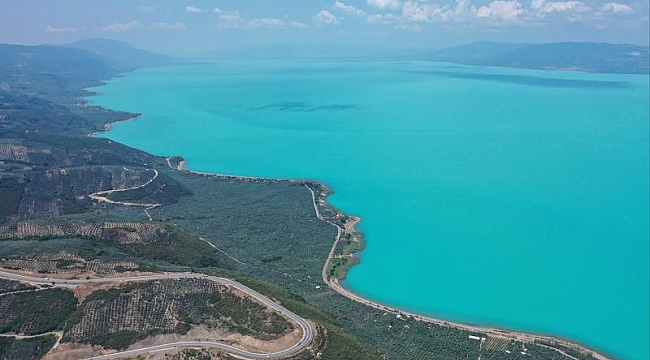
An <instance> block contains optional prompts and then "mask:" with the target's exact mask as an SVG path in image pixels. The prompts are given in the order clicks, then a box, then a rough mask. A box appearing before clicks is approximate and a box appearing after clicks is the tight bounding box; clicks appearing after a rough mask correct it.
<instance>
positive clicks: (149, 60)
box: [66, 39, 179, 69]
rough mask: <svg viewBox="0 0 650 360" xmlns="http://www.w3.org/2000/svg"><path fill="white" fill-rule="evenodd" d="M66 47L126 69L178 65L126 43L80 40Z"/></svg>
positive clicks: (168, 58)
mask: <svg viewBox="0 0 650 360" xmlns="http://www.w3.org/2000/svg"><path fill="white" fill-rule="evenodd" d="M66 47H68V48H75V49H83V50H86V51H88V52H90V53H93V54H95V55H98V56H101V57H103V58H105V59H107V60H109V61H110V62H112V63H113V64H114V65H116V66H121V67H125V68H128V69H137V68H141V67H148V66H168V65H174V64H177V63H179V61H177V60H175V59H173V58H171V57H169V56H166V55H161V54H157V53H153V52H149V51H145V50H140V49H137V48H134V47H132V46H131V45H129V44H127V43H124V42H120V41H115V40H108V39H86V40H80V41H77V42H74V43H72V44H69V45H66Z"/></svg>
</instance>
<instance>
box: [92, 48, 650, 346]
mask: <svg viewBox="0 0 650 360" xmlns="http://www.w3.org/2000/svg"><path fill="white" fill-rule="evenodd" d="M98 91H100V92H102V93H103V95H101V96H98V97H94V98H92V101H93V102H94V103H96V104H100V105H103V106H106V107H109V108H113V109H119V110H127V111H131V112H136V113H142V114H144V117H143V118H141V119H138V120H137V121H133V122H129V123H123V124H118V125H116V126H115V127H114V128H113V130H112V131H110V132H109V133H107V134H105V135H104V136H107V137H109V138H112V139H114V140H117V141H120V142H122V143H125V144H127V145H130V146H133V147H136V148H140V149H144V150H146V151H149V152H151V153H154V154H158V155H182V156H183V157H185V158H186V159H187V160H188V165H189V167H191V168H192V169H195V170H200V171H209V172H219V173H229V174H239V175H251V176H263V177H279V178H311V179H316V180H319V181H322V182H324V183H326V184H327V185H329V186H330V187H331V188H333V190H334V191H335V192H336V194H335V195H334V196H332V197H331V198H330V200H331V202H332V203H333V204H334V205H336V206H337V207H339V208H341V209H342V210H343V211H345V212H347V213H349V214H353V215H358V216H361V217H362V218H363V222H362V223H361V229H362V230H363V231H364V232H365V234H366V240H367V247H366V249H365V250H364V251H363V253H361V258H362V262H361V264H360V265H358V266H356V267H355V268H353V269H352V271H351V272H350V274H349V276H348V278H347V280H346V281H345V286H346V287H348V288H350V289H352V290H353V291H355V292H357V293H359V294H361V295H363V296H365V297H368V298H370V299H373V300H375V301H378V302H381V303H385V304H389V305H393V306H395V307H398V308H403V309H407V310H410V311H414V312H418V313H422V314H427V315H432V316H436V317H442V318H445V319H449V320H457V321H464V322H471V323H476V324H483V325H495V326H500V327H506V328H511V329H518V330H526V331H531V332H538V333H549V334H554V335H557V336H562V337H566V338H569V339H573V340H577V341H579V342H581V343H584V344H586V345H588V346H591V347H593V348H596V349H599V350H602V351H604V352H606V353H610V354H613V355H615V356H618V357H621V358H626V359H648V354H649V352H650V348H649V345H648V341H649V340H648V339H649V337H650V334H649V327H650V321H649V310H648V308H649V304H650V300H649V282H650V277H649V251H650V250H649V247H648V242H649V240H648V238H649V225H648V218H649V205H648V198H649V189H648V187H649V185H648V183H649V171H650V170H649V145H648V144H649V135H648V133H649V127H648V122H649V120H648V118H649V105H648V96H649V90H648V76H639V75H597V74H584V73H564V72H543V71H532V70H516V69H497V68H479V67H462V66H456V65H450V64H434V63H427V62H388V61H384V62H370V61H359V62H354V61H343V62H337V61H320V62H316V61H312V62H296V61H294V62H280V61H277V62H275V61H267V62H261V61H260V62H237V63H235V62H224V63H218V64H205V65H194V66H183V67H174V68H156V69H145V70H141V71H137V72H135V73H133V74H128V75H126V76H124V77H121V78H116V79H114V80H111V81H109V82H108V84H107V85H106V86H104V87H101V88H99V89H98Z"/></svg>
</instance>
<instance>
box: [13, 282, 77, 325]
mask: <svg viewBox="0 0 650 360" xmlns="http://www.w3.org/2000/svg"><path fill="white" fill-rule="evenodd" d="M76 307H77V299H76V298H75V297H74V295H73V294H72V292H71V291H69V290H63V289H45V290H40V291H30V292H22V293H15V294H8V295H4V296H2V297H0V308H3V309H7V311H6V312H5V313H4V314H3V316H2V317H1V318H0V333H6V332H10V333H14V334H25V335H38V334H43V333H46V332H50V331H55V330H60V329H62V328H63V327H64V325H65V323H66V320H67V319H68V317H69V316H70V315H71V314H72V313H73V312H74V311H75V310H76Z"/></svg>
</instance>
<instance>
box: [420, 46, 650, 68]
mask: <svg viewBox="0 0 650 360" xmlns="http://www.w3.org/2000/svg"><path fill="white" fill-rule="evenodd" d="M422 57H423V58H424V59H427V60H433V61H441V62H453V63H458V64H465V65H483V66H502V67H516V68H524V69H543V70H572V71H586V72H595V73H621V74H648V73H649V72H650V65H649V51H648V47H643V46H638V45H627V44H606V43H570V42H566V43H549V44H513V43H497V42H478V43H472V44H467V45H462V46H456V47H451V48H446V49H442V50H438V51H434V52H432V53H427V54H424V55H422Z"/></svg>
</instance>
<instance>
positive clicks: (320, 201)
mask: <svg viewBox="0 0 650 360" xmlns="http://www.w3.org/2000/svg"><path fill="white" fill-rule="evenodd" d="M166 161H167V164H168V165H169V166H170V168H172V169H174V170H178V171H183V172H186V173H189V174H196V175H203V176H214V177H219V178H226V179H235V180H248V181H251V180H253V181H287V182H293V183H303V185H304V186H305V187H306V188H307V189H308V190H309V191H310V192H311V197H312V204H313V206H314V211H315V213H316V216H317V218H318V219H320V220H322V221H325V222H326V223H328V224H330V225H332V226H334V227H336V229H337V235H336V237H335V240H334V243H333V244H332V248H331V250H330V252H329V254H328V257H327V259H326V261H325V264H324V266H323V269H322V272H321V276H322V279H323V282H324V283H325V284H327V285H328V286H329V287H330V289H332V290H333V291H335V292H337V293H338V294H340V295H342V296H345V297H346V298H348V299H350V300H353V301H356V302H358V303H360V304H363V305H366V306H370V307H373V308H375V309H378V310H382V311H385V312H387V313H391V314H395V315H400V316H403V317H410V318H413V319H415V320H417V321H423V322H426V323H429V324H435V325H439V326H445V327H451V328H456V329H461V330H465V331H470V332H475V333H481V334H485V335H489V336H493V337H499V338H505V339H509V340H517V341H522V342H528V343H532V344H535V345H538V346H543V347H546V348H549V349H552V350H554V351H557V352H559V353H560V354H562V355H563V356H566V357H568V358H571V359H576V358H575V357H573V356H571V355H570V354H567V353H566V352H564V351H563V350H562V349H559V348H555V347H553V345H560V346H564V347H567V348H569V349H571V350H575V351H578V352H581V353H584V354H588V355H591V356H593V357H594V358H596V359H598V360H613V359H614V358H613V357H610V356H607V355H605V354H603V353H600V352H598V351H596V350H593V349H590V348H589V347H587V346H585V345H582V344H580V343H577V342H575V341H572V340H568V339H563V338H560V337H557V336H553V335H545V334H535V333H529V332H523V331H516V330H509V329H506V328H498V327H493V326H481V325H474V324H470V323H462V322H457V321H451V320H445V319H442V318H436V317H433V316H428V315H422V314H417V313H413V312H409V311H406V310H401V309H398V308H396V307H391V306H388V305H384V304H381V303H378V302H375V301H372V300H370V299H366V298H364V297H362V296H361V295H357V294H355V293H354V292H352V291H351V290H349V289H347V288H345V287H344V286H343V285H341V283H340V281H339V279H338V278H336V277H333V276H328V275H327V269H328V265H329V263H330V261H331V260H332V259H333V258H335V257H336V256H337V254H336V249H337V247H338V245H339V243H340V241H341V239H342V238H343V235H353V236H355V235H354V234H358V232H357V231H356V229H355V226H356V225H357V224H358V223H360V222H361V220H362V219H361V218H360V217H358V216H352V215H347V214H345V213H343V212H341V211H338V210H336V209H333V208H331V207H329V209H332V210H333V211H334V212H335V213H336V214H337V216H340V218H341V219H344V222H343V223H344V226H343V227H342V226H340V225H338V224H336V223H335V222H333V221H331V220H329V219H327V218H325V217H324V216H323V215H322V214H321V207H327V206H328V205H327V202H326V201H325V200H326V198H327V197H328V196H329V195H330V194H331V193H332V192H331V190H330V189H329V187H327V186H326V185H325V184H323V183H321V182H318V181H316V180H299V179H280V178H264V177H253V176H240V175H228V174H220V173H211V172H203V171H195V170H191V169H188V168H187V166H186V165H187V162H186V161H185V160H180V161H179V163H178V165H177V166H172V164H171V161H170V158H166ZM309 185H312V186H315V187H317V189H318V190H319V194H318V196H317V194H316V192H315V191H314V189H312V188H311V187H310V186H309ZM352 256H353V255H352ZM356 264H358V261H357V262H355V263H353V264H352V265H351V266H350V267H352V266H354V265H356ZM346 272H347V270H346ZM540 341H541V342H542V343H540Z"/></svg>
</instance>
